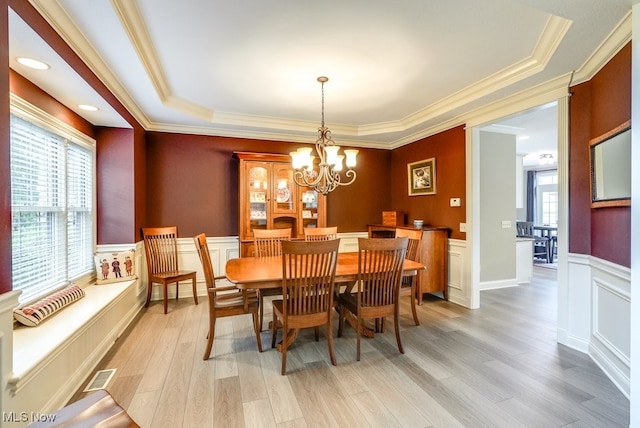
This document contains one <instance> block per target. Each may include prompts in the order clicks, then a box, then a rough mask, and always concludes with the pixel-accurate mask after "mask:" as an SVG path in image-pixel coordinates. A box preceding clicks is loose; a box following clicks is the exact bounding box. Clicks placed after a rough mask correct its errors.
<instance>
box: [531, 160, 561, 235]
mask: <svg viewBox="0 0 640 428" xmlns="http://www.w3.org/2000/svg"><path fill="white" fill-rule="evenodd" d="M536 187H537V193H538V195H537V196H538V197H537V201H538V207H537V211H538V215H537V218H538V223H540V224H543V225H546V226H556V227H557V226H558V171H557V170H549V171H539V172H538V173H537V177H536Z"/></svg>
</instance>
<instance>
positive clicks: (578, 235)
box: [569, 43, 631, 267]
mask: <svg viewBox="0 0 640 428" xmlns="http://www.w3.org/2000/svg"><path fill="white" fill-rule="evenodd" d="M571 93H572V96H571V98H570V116H571V117H570V140H569V141H570V144H569V251H570V252H572V253H579V254H590V255H593V256H595V257H598V258H601V259H604V260H608V261H610V262H613V263H616V264H619V265H622V266H627V267H629V266H630V265H631V236H630V235H631V234H630V230H631V208H630V207H612V208H598V209H592V208H591V189H590V184H589V183H590V181H589V174H590V170H589V140H591V139H592V138H595V137H597V136H599V135H602V134H604V133H605V132H607V131H609V130H611V129H613V128H615V127H616V126H618V125H620V124H622V123H623V122H625V121H627V120H629V119H630V118H631V44H630V43H629V44H628V45H627V46H625V47H624V48H623V49H622V50H621V51H620V52H619V53H618V54H617V55H616V56H615V57H614V58H613V59H612V60H611V61H609V63H608V64H607V65H605V66H604V67H603V68H602V70H600V71H599V72H598V73H597V74H596V75H595V76H594V77H593V78H592V79H591V80H590V81H588V82H585V83H582V84H580V85H576V86H574V87H572V88H571Z"/></svg>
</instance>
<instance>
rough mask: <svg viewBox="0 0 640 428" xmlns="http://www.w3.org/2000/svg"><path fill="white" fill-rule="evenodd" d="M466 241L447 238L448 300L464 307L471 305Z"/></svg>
mask: <svg viewBox="0 0 640 428" xmlns="http://www.w3.org/2000/svg"><path fill="white" fill-rule="evenodd" d="M467 254H468V253H467V241H463V240H460V239H449V301H451V302H453V303H456V304H458V305H460V306H464V307H465V308H470V307H471V290H470V287H469V284H468V281H467V279H468V277H469V275H467V268H468V265H469V263H468V255H467Z"/></svg>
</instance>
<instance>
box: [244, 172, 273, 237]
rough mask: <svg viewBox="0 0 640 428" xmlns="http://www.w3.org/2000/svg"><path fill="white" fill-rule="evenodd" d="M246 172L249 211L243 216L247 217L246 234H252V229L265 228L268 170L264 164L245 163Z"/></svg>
mask: <svg viewBox="0 0 640 428" xmlns="http://www.w3.org/2000/svg"><path fill="white" fill-rule="evenodd" d="M246 166H247V174H246V175H245V176H246V177H247V179H248V180H249V182H248V183H247V186H246V189H247V192H248V193H249V194H248V195H247V196H248V198H247V199H248V201H249V203H248V204H247V206H248V209H249V212H248V213H247V216H246V217H245V218H248V221H249V222H248V223H249V224H248V226H249V227H248V230H247V233H248V235H251V236H253V234H252V232H251V231H252V230H253V229H266V228H267V208H268V206H267V203H268V199H269V198H268V195H269V170H268V169H267V167H266V166H265V165H261V164H249V163H247V165H246Z"/></svg>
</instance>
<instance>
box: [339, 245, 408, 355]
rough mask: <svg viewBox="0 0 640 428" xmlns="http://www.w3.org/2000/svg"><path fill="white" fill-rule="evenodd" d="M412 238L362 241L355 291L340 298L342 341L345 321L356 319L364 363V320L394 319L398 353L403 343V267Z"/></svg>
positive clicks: (356, 328)
mask: <svg viewBox="0 0 640 428" xmlns="http://www.w3.org/2000/svg"><path fill="white" fill-rule="evenodd" d="M408 240H409V238H407V237H404V238H358V276H357V282H356V284H355V291H353V290H352V291H346V292H344V293H342V294H340V297H339V299H338V306H339V307H340V317H339V324H338V337H341V336H342V332H343V328H344V321H345V317H346V316H347V315H348V314H350V315H351V316H353V317H355V325H354V326H353V327H354V328H355V330H356V359H357V360H358V361H360V336H361V335H362V333H363V331H364V329H365V328H366V327H365V326H364V320H366V319H375V320H379V319H383V318H384V317H387V316H393V319H394V327H395V331H396V341H397V342H398V350H399V351H400V353H401V354H404V350H403V349H402V342H401V341H400V325H399V322H398V319H399V304H398V303H399V302H398V297H399V294H400V283H401V282H402V267H403V263H404V259H405V256H406V252H407V244H408Z"/></svg>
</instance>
